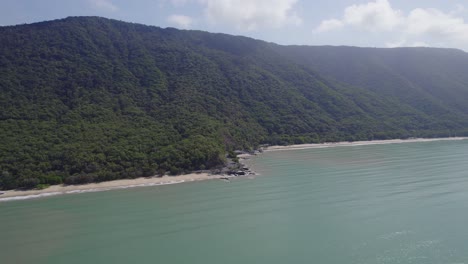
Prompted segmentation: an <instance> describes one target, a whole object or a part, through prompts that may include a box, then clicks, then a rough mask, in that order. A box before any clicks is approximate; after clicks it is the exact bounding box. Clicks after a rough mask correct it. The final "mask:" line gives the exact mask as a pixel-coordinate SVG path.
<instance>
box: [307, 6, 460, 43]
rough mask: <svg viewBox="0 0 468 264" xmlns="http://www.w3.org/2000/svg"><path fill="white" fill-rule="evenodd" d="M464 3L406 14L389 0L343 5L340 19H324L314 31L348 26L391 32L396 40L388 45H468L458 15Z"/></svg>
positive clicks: (417, 10) (416, 10) (415, 10)
mask: <svg viewBox="0 0 468 264" xmlns="http://www.w3.org/2000/svg"><path fill="white" fill-rule="evenodd" d="M463 12H464V8H463V6H460V5H458V6H456V8H455V9H454V10H453V11H450V12H443V11H441V10H439V9H435V8H416V9H413V10H411V11H410V12H409V13H408V14H407V15H405V14H404V13H403V12H402V11H401V10H398V9H395V8H393V7H392V6H391V5H390V2H389V1H388V0H375V1H373V2H369V3H366V4H360V5H352V6H349V7H347V8H345V10H344V12H343V16H342V18H341V19H328V20H323V21H322V22H321V23H320V24H319V25H318V26H317V27H316V28H315V30H314V32H316V33H323V32H328V31H333V30H337V29H339V28H344V27H351V28H354V29H358V30H362V31H369V32H373V33H391V34H392V35H393V36H396V38H397V39H400V40H399V41H394V42H388V43H387V44H386V45H387V46H388V47H399V46H403V45H404V46H429V45H431V46H448V47H458V48H464V49H467V48H468V24H467V23H466V22H465V21H464V19H463V17H461V15H460V14H461V13H463Z"/></svg>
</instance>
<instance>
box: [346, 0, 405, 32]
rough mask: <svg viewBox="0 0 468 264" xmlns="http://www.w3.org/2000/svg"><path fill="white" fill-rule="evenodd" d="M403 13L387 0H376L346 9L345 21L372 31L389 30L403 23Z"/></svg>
mask: <svg viewBox="0 0 468 264" xmlns="http://www.w3.org/2000/svg"><path fill="white" fill-rule="evenodd" d="M402 20H403V15H402V12H401V11H400V10H395V9H393V8H392V7H391V6H390V3H389V2H388V1H387V0H376V1H375V2H369V3H367V4H363V5H352V6H349V7H347V8H346V9H345V11H344V16H343V22H344V23H345V24H348V25H352V26H356V27H362V28H364V29H367V30H370V31H389V30H392V29H394V28H395V27H397V26H399V25H400V24H401V23H402Z"/></svg>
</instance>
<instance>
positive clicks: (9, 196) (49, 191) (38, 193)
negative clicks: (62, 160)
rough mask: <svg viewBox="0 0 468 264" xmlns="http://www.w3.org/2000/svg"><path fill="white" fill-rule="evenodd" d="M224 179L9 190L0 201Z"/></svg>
mask: <svg viewBox="0 0 468 264" xmlns="http://www.w3.org/2000/svg"><path fill="white" fill-rule="evenodd" d="M221 177H226V176H225V175H224V176H223V175H213V174H208V173H191V174H184V175H179V176H164V177H148V178H137V179H122V180H115V181H108V182H100V183H89V184H82V185H52V186H50V187H48V188H46V189H42V190H26V191H20V190H9V191H0V193H3V194H2V195H0V202H1V201H13V200H25V199H32V198H40V197H47V196H54V195H61V194H73V193H84V192H99V191H108V190H117V189H126V188H133V187H144V186H157V185H168V184H176V183H183V182H193V181H202V180H210V179H219V178H221Z"/></svg>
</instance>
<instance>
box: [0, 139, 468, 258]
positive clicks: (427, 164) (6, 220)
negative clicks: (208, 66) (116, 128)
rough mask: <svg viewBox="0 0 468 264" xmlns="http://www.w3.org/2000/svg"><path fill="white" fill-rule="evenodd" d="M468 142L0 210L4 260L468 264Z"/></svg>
mask: <svg viewBox="0 0 468 264" xmlns="http://www.w3.org/2000/svg"><path fill="white" fill-rule="evenodd" d="M467 161H468V140H456V141H433V142H416V143H403V144H383V145H361V146H343V147H329V148H314V149H301V150H281V151H272V152H266V153H264V154H261V155H258V156H256V157H252V158H251V159H250V160H249V161H248V162H249V163H250V165H251V166H252V167H253V168H254V169H255V170H256V171H257V172H258V173H259V174H260V175H258V176H255V177H251V178H239V179H236V180H232V181H231V182H224V181H221V180H211V181H204V182H193V183H183V184H177V185H167V186H157V187H142V188H134V189H125V190H118V191H108V192H96V193H83V194H75V195H62V196H55V197H49V198H41V199H34V200H24V201H12V202H2V203H0V263H131V262H134V263H204V264H205V263H206V264H209V263H268V264H271V263H337V264H338V263H340V264H341V263H356V264H357V263H359V264H365V263H369V264H371V263H372V264H374V263H424V264H431V263H468V251H467V250H466V249H467V248H468V229H467V228H466V223H467V222H468V162H467Z"/></svg>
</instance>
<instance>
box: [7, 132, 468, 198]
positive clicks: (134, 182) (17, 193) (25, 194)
mask: <svg viewBox="0 0 468 264" xmlns="http://www.w3.org/2000/svg"><path fill="white" fill-rule="evenodd" d="M467 139H468V137H450V138H412V139H389V140H372V141H354V142H346V141H345V142H327V143H315V144H298V145H287V146H267V147H263V148H261V151H260V152H258V153H262V152H271V151H282V150H301V149H313V148H330V147H340V146H366V145H381V144H400V143H413V142H432V141H453V140H467ZM255 155H257V154H251V153H242V154H238V155H237V157H238V158H239V163H240V164H241V165H242V166H244V167H249V164H247V163H248V162H246V160H248V159H250V158H251V157H252V156H255ZM249 172H252V171H250V170H249ZM252 173H253V174H247V175H256V173H255V172H252ZM238 176H239V175H237V176H236V175H226V174H210V173H190V174H183V175H178V176H163V177H154V176H153V177H146V178H136V179H120V180H114V181H106V182H100V183H89V184H81V185H63V184H61V185H52V186H50V187H48V188H45V189H42V190H25V191H22V190H7V191H0V193H2V194H1V195H0V202H6V201H18V200H26V199H34V198H41V197H48V196H56V195H64V194H76V193H87V192H101V191H110V190H119V189H127V188H135V187H146V186H159V185H169V184H178V183H184V182H193V181H203V180H212V179H224V180H226V179H227V178H234V177H238Z"/></svg>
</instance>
